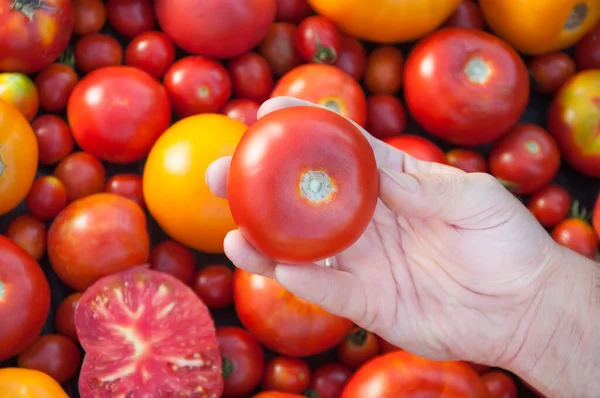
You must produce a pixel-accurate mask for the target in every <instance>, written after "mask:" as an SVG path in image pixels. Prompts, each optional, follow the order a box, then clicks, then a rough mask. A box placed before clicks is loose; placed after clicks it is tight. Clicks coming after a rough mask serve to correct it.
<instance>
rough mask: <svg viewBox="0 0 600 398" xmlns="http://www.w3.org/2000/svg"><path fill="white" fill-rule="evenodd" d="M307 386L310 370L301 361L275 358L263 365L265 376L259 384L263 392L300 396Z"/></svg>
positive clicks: (289, 358)
mask: <svg viewBox="0 0 600 398" xmlns="http://www.w3.org/2000/svg"><path fill="white" fill-rule="evenodd" d="M309 385H310V368H309V367H308V364H307V363H306V361H304V360H302V359H299V358H292V357H275V358H271V360H270V361H269V362H267V364H266V365H265V374H264V376H263V380H262V383H261V387H262V389H263V390H265V391H270V390H273V391H281V392H287V393H293V394H300V393H302V392H304V391H305V390H306V389H307V388H308V386H309Z"/></svg>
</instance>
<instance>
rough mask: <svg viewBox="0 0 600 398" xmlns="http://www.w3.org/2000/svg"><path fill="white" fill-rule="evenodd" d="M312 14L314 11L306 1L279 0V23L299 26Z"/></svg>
mask: <svg viewBox="0 0 600 398" xmlns="http://www.w3.org/2000/svg"><path fill="white" fill-rule="evenodd" d="M311 14H312V10H311V9H310V6H309V5H308V2H307V1H306V0H277V15H276V17H275V19H276V20H277V21H280V22H290V23H293V24H299V23H300V22H301V21H302V20H303V19H305V18H307V17H308V16H310V15H311Z"/></svg>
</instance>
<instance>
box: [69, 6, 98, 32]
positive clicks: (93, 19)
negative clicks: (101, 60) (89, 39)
mask: <svg viewBox="0 0 600 398" xmlns="http://www.w3.org/2000/svg"><path fill="white" fill-rule="evenodd" d="M73 11H74V25H73V33H75V34H76V35H80V36H84V35H87V34H90V33H96V32H99V31H100V29H102V27H103V26H104V23H105V22H106V6H105V5H104V2H103V1H102V0H73Z"/></svg>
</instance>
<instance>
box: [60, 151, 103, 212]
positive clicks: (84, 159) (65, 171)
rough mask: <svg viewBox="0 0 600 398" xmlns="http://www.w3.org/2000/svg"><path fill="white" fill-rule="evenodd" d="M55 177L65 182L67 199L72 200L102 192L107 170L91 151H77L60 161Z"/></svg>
mask: <svg viewBox="0 0 600 398" xmlns="http://www.w3.org/2000/svg"><path fill="white" fill-rule="evenodd" d="M54 177H56V178H58V179H59V180H60V181H61V182H62V183H63V184H64V186H65V188H66V190H67V199H68V201H69V202H72V201H74V200H77V199H81V198H85V197H86V196H90V195H93V194H95V193H100V192H102V191H103V189H104V180H105V179H106V171H105V170H104V165H102V162H100V161H99V160H98V159H96V158H95V157H93V156H92V155H90V154H89V153H87V152H75V153H72V154H70V155H69V156H67V157H66V158H64V159H63V160H61V161H60V163H59V164H58V165H57V166H56V168H55V169H54Z"/></svg>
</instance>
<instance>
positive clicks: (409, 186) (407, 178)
mask: <svg viewBox="0 0 600 398" xmlns="http://www.w3.org/2000/svg"><path fill="white" fill-rule="evenodd" d="M381 171H383V172H384V173H385V174H387V175H388V176H389V177H391V178H392V179H393V180H394V181H396V183H397V184H398V185H399V186H400V187H401V188H402V189H404V190H406V191H408V192H412V193H415V192H417V190H418V189H419V183H418V182H417V180H416V179H415V177H413V176H411V175H410V174H406V173H401V172H399V171H396V170H391V169H385V168H382V169H381Z"/></svg>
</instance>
